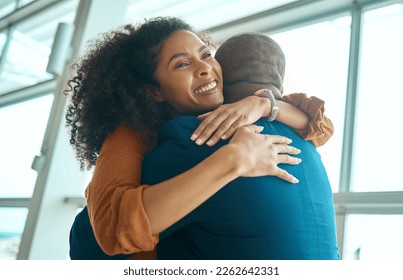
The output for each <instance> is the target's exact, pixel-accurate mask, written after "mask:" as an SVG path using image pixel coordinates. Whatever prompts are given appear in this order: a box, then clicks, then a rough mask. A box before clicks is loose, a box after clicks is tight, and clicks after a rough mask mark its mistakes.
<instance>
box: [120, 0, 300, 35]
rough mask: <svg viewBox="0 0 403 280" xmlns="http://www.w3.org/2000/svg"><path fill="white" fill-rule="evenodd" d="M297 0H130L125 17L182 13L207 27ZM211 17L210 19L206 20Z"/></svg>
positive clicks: (199, 26)
mask: <svg viewBox="0 0 403 280" xmlns="http://www.w3.org/2000/svg"><path fill="white" fill-rule="evenodd" d="M295 1H296V0H275V1H273V0H272V1H266V0H248V1H245V0H219V1H217V0H205V1H193V0H169V1H167V0H159V1H152V2H151V1H146V0H140V1H139V0H134V1H133V0H131V2H130V3H129V6H128V9H127V13H126V20H127V21H129V22H139V21H143V20H144V18H151V17H155V16H175V17H179V18H181V19H183V20H185V21H186V22H188V23H189V24H191V25H192V26H193V27H194V28H195V29H197V30H206V29H209V28H211V27H214V26H217V25H220V24H224V23H227V22H230V21H233V20H236V19H239V18H243V17H246V16H249V15H252V14H255V13H259V12H262V11H266V10H269V9H273V8H275V7H278V6H281V5H285V4H288V3H291V2H295ZM206 19H208V20H206Z"/></svg>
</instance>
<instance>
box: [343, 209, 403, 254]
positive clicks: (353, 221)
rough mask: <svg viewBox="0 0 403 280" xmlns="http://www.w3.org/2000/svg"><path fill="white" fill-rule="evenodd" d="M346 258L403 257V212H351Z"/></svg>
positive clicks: (347, 229) (346, 241) (347, 230)
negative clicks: (371, 213) (375, 213)
mask: <svg viewBox="0 0 403 280" xmlns="http://www.w3.org/2000/svg"><path fill="white" fill-rule="evenodd" d="M345 236H346V240H345V245H344V259H349V260H351V259H361V260H368V259H372V260H374V259H376V260H383V259H384V260H391V259H396V260H399V259H402V258H403V243H402V241H401V240H402V236H403V215H348V216H347V224H346V233H345Z"/></svg>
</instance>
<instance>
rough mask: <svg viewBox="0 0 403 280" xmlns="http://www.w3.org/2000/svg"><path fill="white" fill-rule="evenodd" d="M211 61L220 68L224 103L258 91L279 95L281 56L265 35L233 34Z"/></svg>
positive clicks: (283, 68) (282, 76)
mask: <svg viewBox="0 0 403 280" xmlns="http://www.w3.org/2000/svg"><path fill="white" fill-rule="evenodd" d="M215 58H216V59H217V60H218V62H219V63H220V64H221V67H222V72H223V79H224V98H225V102H226V103H230V102H234V101H237V100H240V99H242V98H244V97H246V96H249V95H251V94H252V93H253V92H254V91H256V90H258V89H262V88H269V89H271V90H272V91H273V93H277V95H279V94H281V92H282V90H283V79H284V72H285V56H284V53H283V51H282V50H281V47H280V46H279V45H278V44H277V43H276V42H275V41H274V40H273V39H271V38H270V37H268V36H267V35H264V34H261V33H255V32H247V33H241V34H238V35H235V36H233V37H231V38H229V39H228V40H226V41H225V42H224V43H223V44H222V45H221V46H220V47H219V48H218V50H217V52H216V55H215Z"/></svg>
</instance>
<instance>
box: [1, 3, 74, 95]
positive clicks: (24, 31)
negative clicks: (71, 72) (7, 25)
mask: <svg viewBox="0 0 403 280" xmlns="http://www.w3.org/2000/svg"><path fill="white" fill-rule="evenodd" d="M75 5H77V3H76V1H66V2H63V3H61V4H60V5H58V6H57V7H55V8H54V9H50V10H46V11H44V12H42V13H39V14H37V15H35V16H32V17H28V18H26V19H25V20H24V21H21V22H19V23H18V24H16V25H15V26H13V27H12V32H10V33H11V35H10V36H11V41H10V47H9V48H8V49H7V52H6V53H5V54H4V55H5V62H4V65H3V68H2V69H0V70H1V76H0V82H1V84H2V86H1V88H0V95H1V94H3V93H6V92H9V91H12V90H17V89H20V88H24V87H27V86H30V85H34V84H37V83H39V82H43V81H46V80H49V79H52V78H53V76H52V75H50V74H48V73H47V72H46V66H47V63H48V60H49V55H50V51H51V48H52V43H53V38H54V36H55V33H56V29H57V25H58V23H59V22H66V23H71V22H72V20H73V17H74V12H73V11H74V8H75ZM3 37H4V35H3V36H1V35H0V46H1V44H2V41H4V39H3Z"/></svg>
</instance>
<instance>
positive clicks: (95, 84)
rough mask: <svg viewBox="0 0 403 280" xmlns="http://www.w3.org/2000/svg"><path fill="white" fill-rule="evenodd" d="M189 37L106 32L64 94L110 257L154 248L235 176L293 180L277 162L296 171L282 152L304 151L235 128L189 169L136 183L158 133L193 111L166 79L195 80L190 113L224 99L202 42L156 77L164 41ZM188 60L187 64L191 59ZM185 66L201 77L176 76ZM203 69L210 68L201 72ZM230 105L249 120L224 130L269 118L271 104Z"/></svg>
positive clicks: (177, 26) (177, 27)
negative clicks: (68, 94) (91, 172)
mask: <svg viewBox="0 0 403 280" xmlns="http://www.w3.org/2000/svg"><path fill="white" fill-rule="evenodd" d="M183 30H187V31H189V32H192V30H191V28H190V26H189V25H187V24H185V23H184V22H182V21H180V20H178V19H175V18H156V19H153V20H150V21H147V22H146V23H144V24H143V25H141V26H139V27H133V26H130V25H128V26H126V27H125V29H124V30H122V31H113V32H110V33H107V34H105V37H104V40H103V41H98V42H95V44H94V45H93V47H92V49H91V50H90V51H89V53H88V54H87V55H86V57H84V58H83V59H82V61H81V63H80V65H77V66H78V68H77V70H76V73H75V75H74V77H73V78H72V79H71V80H70V82H69V85H70V88H69V90H67V92H71V93H72V102H71V104H70V105H69V107H68V113H67V116H66V117H67V124H68V125H69V126H70V130H71V143H72V144H73V145H74V146H75V148H76V151H77V158H78V159H79V160H80V162H81V167H82V168H84V167H85V166H87V167H88V168H90V167H91V166H93V165H95V162H96V167H95V171H94V175H93V178H92V181H91V183H90V184H89V186H88V188H87V190H86V196H87V202H88V212H89V216H90V220H91V224H92V226H93V228H94V233H95V236H96V238H97V241H98V243H99V245H100V246H101V247H102V249H103V250H104V251H105V252H106V253H107V254H109V255H114V254H117V253H133V252H140V251H150V250H153V249H154V247H155V245H156V243H157V242H158V234H159V233H160V232H161V231H163V230H164V229H166V228H167V227H169V226H170V225H172V224H173V223H175V222H176V221H178V220H179V219H181V218H182V217H184V216H185V215H186V214H188V213H189V212H190V211H192V210H193V209H195V208H196V207H197V206H198V205H200V204H201V203H203V202H204V201H205V200H206V199H208V198H209V197H211V196H212V195H213V194H214V193H216V192H217V191H218V190H219V189H221V188H222V187H223V186H225V185H226V184H227V183H228V182H230V181H232V180H233V179H235V178H237V177H239V176H262V175H274V176H278V177H280V178H282V179H285V180H287V181H289V182H297V181H296V179H295V178H294V177H293V176H292V175H290V174H288V173H287V172H285V171H284V170H282V169H280V168H278V167H277V164H280V163H285V164H298V163H299V162H298V160H297V159H296V158H294V157H291V156H288V155H284V154H286V153H288V154H297V153H298V150H297V149H295V148H293V147H290V146H287V145H285V143H287V144H289V141H288V139H286V138H284V137H280V136H268V137H267V136H266V137H264V136H262V135H258V134H256V133H255V132H259V128H258V127H255V126H251V127H248V128H245V129H241V130H238V131H237V132H236V133H235V135H234V137H233V138H232V139H231V141H230V145H227V146H225V147H222V148H220V149H219V150H218V151H217V152H216V153H214V154H213V155H212V156H210V157H209V158H207V159H206V160H205V161H203V162H202V163H200V164H199V165H197V166H195V167H194V168H193V169H191V170H189V171H187V172H185V173H183V174H181V175H179V176H177V177H175V178H172V179H170V180H167V181H165V182H162V183H160V184H157V185H154V186H153V187H152V188H150V187H149V186H140V174H141V161H142V159H143V156H144V154H145V153H146V152H147V151H148V150H149V149H151V148H152V147H153V146H154V145H155V132H156V130H157V129H158V127H159V126H160V125H161V124H162V123H163V122H165V121H166V120H168V119H170V118H172V117H174V116H176V115H177V114H178V113H180V114H187V113H189V111H192V113H194V110H189V111H187V109H186V110H183V109H184V108H181V107H180V106H181V105H180V104H177V103H176V104H170V100H169V95H164V93H174V91H175V90H176V88H175V87H173V88H169V87H165V85H168V83H166V82H165V81H164V79H166V78H168V77H169V75H168V74H169V73H170V74H174V75H173V76H171V78H175V77H176V78H175V79H177V81H178V83H180V82H189V84H188V85H187V86H188V89H189V90H190V91H192V94H191V95H190V96H191V98H190V99H187V100H185V101H186V102H189V103H190V104H191V105H192V104H193V105H194V107H193V109H194V108H196V107H195V106H197V108H198V111H200V113H203V112H206V111H209V110H212V109H215V108H217V107H218V106H220V105H221V104H222V102H223V97H222V74H221V68H220V66H219V64H218V63H217V62H216V61H215V59H214V58H213V57H212V56H211V52H210V50H209V48H208V44H206V45H205V44H201V47H200V48H199V49H198V52H197V55H194V54H195V52H194V51H190V49H191V48H193V47H194V42H189V44H188V45H187V42H183V41H180V40H179V41H177V42H172V43H177V44H180V45H181V46H183V50H184V51H183V52H181V53H178V54H176V55H175V56H174V57H170V58H168V64H169V65H165V66H166V67H165V68H164V69H163V70H158V69H161V67H159V66H160V65H159V63H160V61H162V56H163V54H162V53H161V52H162V51H163V49H164V42H165V41H166V40H167V39H168V38H170V37H171V36H173V35H174V34H175V33H176V32H178V31H183ZM199 42H201V41H200V39H199ZM189 54H192V55H190V58H191V60H187V58H189ZM165 58H166V57H164V59H165ZM192 63H194V64H192ZM189 65H190V68H192V69H194V71H195V72H194V77H193V78H192V79H190V80H188V81H187V80H186V81H185V80H182V79H181V78H180V75H175V73H181V71H183V69H189V68H188V66H189ZM203 67H207V68H208V69H209V70H208V71H201V72H200V73H199V74H197V71H200V70H201V69H203ZM157 70H158V71H162V72H160V73H158V72H157ZM186 71H188V70H186ZM170 84H172V83H170ZM100 93H102V94H100ZM176 94H181V93H180V92H178V93H176ZM226 106H227V108H228V109H227V110H224V112H223V114H228V112H231V111H233V110H234V108H235V109H236V110H238V109H240V110H243V112H251V113H249V115H248V114H247V113H245V114H241V116H244V115H247V117H246V118H237V119H234V120H233V122H232V123H229V124H228V123H225V124H224V125H225V127H227V128H228V127H231V126H232V127H241V126H244V125H247V124H250V123H253V122H255V121H256V120H257V119H259V118H260V117H262V116H268V115H269V114H270V112H271V104H270V102H269V100H268V99H265V98H261V97H250V98H248V99H245V100H242V101H240V103H235V104H233V105H232V106H231V105H230V106H229V105H226ZM199 108H201V109H200V110H199ZM204 125H205V124H204ZM215 125H216V124H215ZM248 130H249V131H248ZM251 130H252V131H251ZM234 131H235V130H234ZM213 132H214V130H213ZM224 132H225V130H224ZM204 136H205V138H208V137H209V135H204ZM230 136H231V133H228V134H227V137H230ZM204 140H205V139H204ZM101 147H102V148H101ZM98 154H99V157H98ZM97 159H98V160H97ZM189 182H192V187H191V188H190V187H189ZM178 205H181V207H178Z"/></svg>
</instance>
